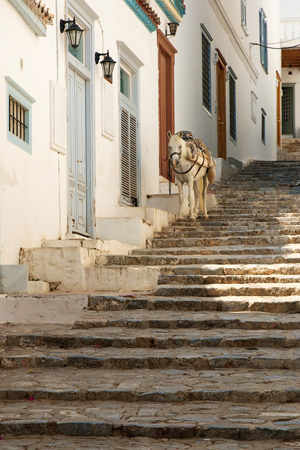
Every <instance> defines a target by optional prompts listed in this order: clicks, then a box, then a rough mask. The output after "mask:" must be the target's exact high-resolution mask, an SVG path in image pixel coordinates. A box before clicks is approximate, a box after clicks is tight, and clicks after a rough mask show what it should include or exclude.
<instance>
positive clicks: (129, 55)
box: [117, 41, 144, 72]
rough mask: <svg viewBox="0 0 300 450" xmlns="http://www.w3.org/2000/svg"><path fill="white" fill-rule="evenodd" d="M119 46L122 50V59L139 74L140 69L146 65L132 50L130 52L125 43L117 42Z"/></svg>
mask: <svg viewBox="0 0 300 450" xmlns="http://www.w3.org/2000/svg"><path fill="white" fill-rule="evenodd" d="M117 46H118V47H119V49H120V50H122V58H123V59H126V63H127V64H129V65H130V67H131V68H132V69H133V70H134V72H137V71H138V70H139V68H140V67H142V66H143V65H144V63H143V62H142V61H141V60H140V59H139V58H138V57H137V56H136V55H135V54H134V53H133V51H132V50H130V48H129V47H128V45H126V44H125V42H123V41H117Z"/></svg>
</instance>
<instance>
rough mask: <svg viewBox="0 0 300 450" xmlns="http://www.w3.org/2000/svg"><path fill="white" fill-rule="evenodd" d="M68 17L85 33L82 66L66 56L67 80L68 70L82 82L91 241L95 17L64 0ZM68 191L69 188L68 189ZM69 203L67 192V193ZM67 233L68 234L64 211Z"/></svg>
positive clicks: (80, 2)
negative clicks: (78, 76) (84, 99)
mask: <svg viewBox="0 0 300 450" xmlns="http://www.w3.org/2000/svg"><path fill="white" fill-rule="evenodd" d="M68 16H72V17H73V16H75V17H76V18H77V19H78V21H79V22H80V23H81V24H82V25H83V27H84V29H85V39H86V53H85V66H86V67H85V66H84V65H83V64H81V63H80V61H78V60H76V58H74V57H73V56H72V55H70V54H69V52H68V49H67V50H66V53H67V79H68V72H69V69H70V68H72V69H73V70H75V71H76V72H78V74H79V75H80V76H81V77H82V78H84V79H85V81H86V184H87V194H86V204H87V207H86V224H87V234H88V235H89V236H90V237H91V238H95V237H96V211H95V206H94V205H95V201H94V200H95V195H96V192H95V186H96V154H95V99H94V92H95V90H94V86H95V62H94V61H95V59H94V55H95V37H94V24H95V20H98V19H99V16H98V15H97V14H96V13H95V11H94V10H93V9H92V8H91V7H90V6H89V5H88V4H87V3H86V2H85V1H84V0H68V1H67V8H66V20H68ZM68 189H69V188H68ZM68 201H69V192H68ZM68 233H71V228H70V217H69V208H68Z"/></svg>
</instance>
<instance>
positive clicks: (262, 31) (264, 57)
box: [259, 9, 268, 73]
mask: <svg viewBox="0 0 300 450" xmlns="http://www.w3.org/2000/svg"><path fill="white" fill-rule="evenodd" d="M259 43H260V62H261V64H262V66H263V68H264V71H265V72H266V73H268V49H267V47H266V46H267V45H268V24H267V18H266V15H265V13H264V11H263V9H261V10H260V11H259Z"/></svg>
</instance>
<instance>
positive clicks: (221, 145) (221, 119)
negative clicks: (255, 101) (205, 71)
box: [217, 58, 227, 160]
mask: <svg viewBox="0 0 300 450" xmlns="http://www.w3.org/2000/svg"><path fill="white" fill-rule="evenodd" d="M225 75H226V66H225V65H224V64H223V62H222V60H221V59H220V58H219V61H218V63H217V114H218V157H219V158H223V159H225V160H226V158H227V152H226V84H225V83H226V77H225Z"/></svg>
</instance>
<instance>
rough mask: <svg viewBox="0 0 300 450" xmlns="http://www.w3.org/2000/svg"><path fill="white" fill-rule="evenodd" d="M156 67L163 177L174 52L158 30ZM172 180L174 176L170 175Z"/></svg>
mask: <svg viewBox="0 0 300 450" xmlns="http://www.w3.org/2000/svg"><path fill="white" fill-rule="evenodd" d="M157 43H158V69H159V80H158V88H159V102H158V104H159V174H160V175H162V176H163V177H165V178H168V176H169V161H168V137H167V132H168V130H170V131H171V133H174V132H175V130H174V122H175V114H174V64H175V53H176V52H177V50H176V49H175V48H174V47H173V45H172V44H171V43H170V41H169V40H168V39H167V38H166V37H165V35H164V34H163V33H162V32H161V31H160V30H158V32H157ZM172 180H174V176H173V175H172Z"/></svg>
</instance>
